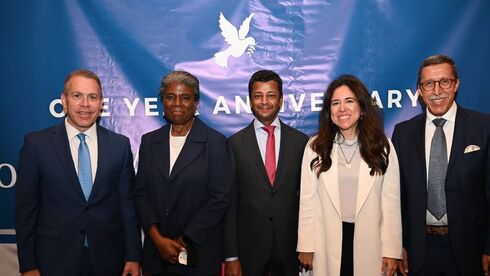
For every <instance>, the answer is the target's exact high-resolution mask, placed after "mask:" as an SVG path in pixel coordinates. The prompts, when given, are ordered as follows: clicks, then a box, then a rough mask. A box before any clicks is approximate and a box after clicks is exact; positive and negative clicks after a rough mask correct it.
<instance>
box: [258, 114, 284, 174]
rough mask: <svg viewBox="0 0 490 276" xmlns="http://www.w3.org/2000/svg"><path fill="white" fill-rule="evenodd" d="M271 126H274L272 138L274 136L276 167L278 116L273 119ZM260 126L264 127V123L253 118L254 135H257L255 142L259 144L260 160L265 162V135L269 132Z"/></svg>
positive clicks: (279, 139) (278, 143) (279, 127)
mask: <svg viewBox="0 0 490 276" xmlns="http://www.w3.org/2000/svg"><path fill="white" fill-rule="evenodd" d="M271 126H275V127H276V128H274V138H275V146H276V147H275V149H276V152H275V154H276V167H277V162H279V148H280V145H281V123H280V122H279V118H278V117H276V119H274V121H273V122H272V124H271ZM262 127H264V124H262V123H261V122H260V121H259V120H257V119H255V120H254V129H255V136H256V137H257V144H259V150H260V156H262V161H263V162H264V164H265V150H266V147H267V136H268V135H269V134H268V133H267V131H265V130H264V129H263V128H262Z"/></svg>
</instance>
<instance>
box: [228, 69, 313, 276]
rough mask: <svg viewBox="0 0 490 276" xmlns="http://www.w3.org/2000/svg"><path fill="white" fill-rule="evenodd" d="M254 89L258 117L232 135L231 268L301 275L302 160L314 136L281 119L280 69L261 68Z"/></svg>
mask: <svg viewBox="0 0 490 276" xmlns="http://www.w3.org/2000/svg"><path fill="white" fill-rule="evenodd" d="M248 88H249V89H248V91H249V97H250V105H251V108H252V111H253V114H254V115H255V120H254V121H252V123H251V124H249V125H248V126H247V127H245V128H244V129H242V130H240V131H239V132H237V133H236V134H234V135H232V136H231V137H230V138H229V139H228V144H229V154H230V161H231V168H232V206H231V207H230V210H229V212H228V215H227V217H226V221H225V254H226V257H227V258H226V260H225V261H226V263H225V272H226V275H227V276H232V275H245V276H253V275H257V276H259V275H270V276H289V275H291V276H292V275H294V276H297V275H298V270H299V269H298V267H299V263H298V260H297V253H296V241H297V233H298V206H299V188H300V175H301V161H302V157H303V152H304V149H305V146H306V143H307V141H308V136H306V135H305V134H303V133H301V132H299V131H298V130H296V129H294V128H292V127H290V126H288V125H286V124H284V123H283V122H282V121H281V120H279V117H278V114H279V110H280V108H281V106H282V103H283V93H282V80H281V78H280V77H279V75H278V74H276V73H275V72H273V71H270V70H260V71H257V72H256V73H255V74H253V75H252V77H251V78H250V82H249V86H248Z"/></svg>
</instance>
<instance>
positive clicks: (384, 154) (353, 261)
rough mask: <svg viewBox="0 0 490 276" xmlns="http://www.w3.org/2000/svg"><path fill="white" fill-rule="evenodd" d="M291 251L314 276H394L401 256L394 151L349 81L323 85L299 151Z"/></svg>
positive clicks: (362, 92)
mask: <svg viewBox="0 0 490 276" xmlns="http://www.w3.org/2000/svg"><path fill="white" fill-rule="evenodd" d="M297 250H298V252H299V257H298V258H299V260H300V264H301V265H302V266H303V267H304V268H306V269H307V270H308V269H312V271H313V275H318V276H336V275H341V276H347V275H356V276H359V275H363V276H364V275H367V276H371V275H373V276H374V275H380V274H382V275H394V274H395V271H396V259H401V258H402V226H401V213H400V188H399V171H398V161H397V157H396V153H395V150H394V149H393V146H392V145H391V142H390V141H389V140H388V139H387V138H386V136H385V135H384V132H383V125H382V120H381V115H380V111H379V108H378V107H377V106H376V105H375V104H374V103H373V101H372V99H371V97H370V96H369V93H368V91H367V89H366V87H365V86H364V84H363V83H362V82H361V81H360V80H359V79H358V78H356V77H354V76H350V75H342V76H340V77H339V78H337V79H336V80H334V81H333V82H332V83H331V84H330V85H329V87H328V88H327V91H326V92H325V95H324V100H323V109H322V111H321V113H320V130H319V132H318V134H317V135H316V136H314V137H312V138H311V139H310V141H309V143H308V145H307V146H306V149H305V153H304V156H303V164H302V175H301V196H300V211H299V226H298V247H297Z"/></svg>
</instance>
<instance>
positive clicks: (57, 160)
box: [15, 122, 141, 276]
mask: <svg viewBox="0 0 490 276" xmlns="http://www.w3.org/2000/svg"><path fill="white" fill-rule="evenodd" d="M97 142H98V160H97V173H96V176H95V182H94V185H93V188H92V192H91V194H90V198H89V199H88V201H85V197H84V195H83V192H82V189H81V187H80V184H79V181H78V177H77V174H76V171H75V167H74V164H73V159H72V156H71V152H70V147H69V142H68V138H67V134H66V127H65V123H64V122H63V123H61V124H59V125H56V126H53V127H51V128H48V129H45V130H42V131H39V132H34V133H30V134H27V135H26V136H25V140H24V145H23V147H22V150H21V156H20V162H19V174H18V182H17V185H16V216H15V218H16V234H17V250H18V256H19V265H20V271H21V272H26V271H29V270H32V269H40V271H41V274H42V275H76V273H77V271H78V269H79V267H80V261H81V256H82V250H83V246H84V237H85V236H86V237H87V240H88V244H89V247H90V250H89V254H90V262H91V265H92V267H93V269H94V271H95V272H96V275H101V276H102V275H121V274H122V270H123V268H124V263H125V261H126V260H128V261H139V260H140V258H141V237H140V228H139V226H138V223H137V217H136V212H135V208H134V202H133V201H132V199H131V198H130V190H131V189H132V186H133V181H134V169H133V164H132V160H133V159H132V154H131V149H130V144H129V140H128V138H126V137H124V136H122V135H119V134H116V133H114V132H112V131H109V130H107V129H105V128H103V127H100V126H97Z"/></svg>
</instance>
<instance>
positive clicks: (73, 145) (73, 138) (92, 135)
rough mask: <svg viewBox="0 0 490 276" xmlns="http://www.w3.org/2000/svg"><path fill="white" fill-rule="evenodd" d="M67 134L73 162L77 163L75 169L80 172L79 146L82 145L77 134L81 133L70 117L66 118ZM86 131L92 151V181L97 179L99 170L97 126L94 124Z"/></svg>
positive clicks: (90, 150)
mask: <svg viewBox="0 0 490 276" xmlns="http://www.w3.org/2000/svg"><path fill="white" fill-rule="evenodd" d="M65 127H66V134H67V135H68V144H69V145H70V152H71V157H72V159H73V164H74V165H75V171H76V172H77V174H78V147H79V146H80V139H78V137H77V135H78V134H79V133H80V131H78V129H76V128H74V127H73V126H72V125H70V123H68V119H65ZM83 133H85V135H86V137H85V142H86V143H87V146H88V150H89V152H90V165H91V167H92V183H93V182H94V181H95V173H96V172H97V158H98V145H97V126H96V124H93V125H92V126H91V127H90V128H89V129H87V131H85V132H83Z"/></svg>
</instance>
